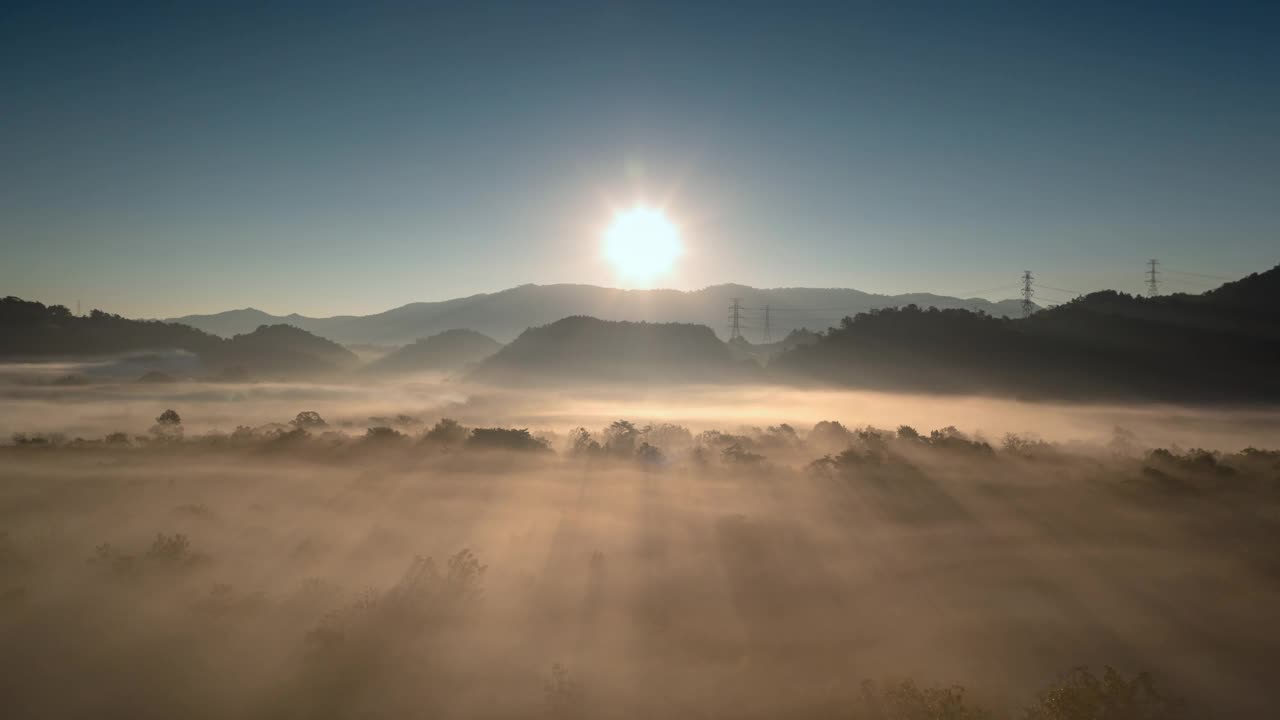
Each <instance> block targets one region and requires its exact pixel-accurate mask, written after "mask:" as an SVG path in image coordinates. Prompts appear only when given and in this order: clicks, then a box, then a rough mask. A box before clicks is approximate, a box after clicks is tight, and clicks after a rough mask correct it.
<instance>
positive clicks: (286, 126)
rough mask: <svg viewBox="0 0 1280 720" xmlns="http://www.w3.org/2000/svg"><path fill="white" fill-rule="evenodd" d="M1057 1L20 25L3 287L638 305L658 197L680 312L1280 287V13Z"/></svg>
mask: <svg viewBox="0 0 1280 720" xmlns="http://www.w3.org/2000/svg"><path fill="white" fill-rule="evenodd" d="M262 5H268V6H269V7H267V8H263V7H261V6H262ZM1049 5H1050V4H1049V3H1038V2H1009V3H999V4H986V3H971V2H944V3H936V4H916V3H910V2H905V3H898V2H894V3H876V4H871V3H865V4H863V3H856V2H827V3H803V2H763V3H755V2H746V1H738V2H728V3H712V2H696V1H693V0H690V1H687V2H677V3H671V4H667V5H664V4H660V3H653V2H646V3H641V2H616V1H613V2H611V1H608V0H605V1H603V2H584V3H569V4H560V3H555V2H551V1H550V0H543V1H540V2H533V1H529V2H516V1H515V0H513V1H511V2H500V3H486V2H477V1H471V2H459V3H450V4H433V3H404V4H378V3H354V2H353V3H344V4H334V5H328V4H326V3H322V2H307V3H297V4H293V3H284V2H276V3H254V4H252V5H249V4H243V5H242V4H237V3H232V2H167V3H157V4H155V5H154V6H150V5H148V4H146V3H141V2H138V3H104V2H96V3H86V4H73V3H60V2H42V3H39V4H34V5H31V6H29V7H20V6H17V5H15V4H14V3H6V4H4V5H3V7H2V8H0V250H2V251H3V252H2V255H0V294H6V295H18V296H20V297H25V298H30V299H38V300H42V301H45V302H59V303H63V304H67V305H69V306H72V307H74V304H75V301H76V300H77V299H83V301H84V303H85V306H86V308H87V307H90V306H92V307H101V308H103V309H106V310H110V311H114V312H120V313H124V314H126V315H140V316H171V315H179V314H184V313H187V312H205V311H217V310H223V309H229V308H234V307H245V306H250V305H252V306H255V307H259V308H262V309H265V310H268V311H272V312H281V313H284V312H293V311H296V312H301V313H304V314H312V315H327V314H337V313H367V312H375V311H380V310H384V309H387V308H390V307H393V306H396V305H399V304H403V303H406V302H411V301H416V300H437V299H445V298H448V297H454V296H459V295H466V294H472V293H476V292H486V291H493V290H498V289H502V288H505V287H509V286H512V285H517V284H521V283H527V282H534V283H552V282H582V283H593V284H602V285H613V284H617V283H618V278H617V277H616V276H615V275H614V272H613V269H612V268H611V267H610V266H609V265H608V264H607V263H605V262H604V261H603V260H602V259H601V254H602V253H601V237H602V234H603V232H604V230H605V228H606V227H607V226H608V224H609V222H610V219H611V216H612V214H613V212H614V208H615V207H626V206H629V205H631V204H633V203H635V202H637V201H641V200H644V201H647V202H649V203H651V204H657V205H663V206H665V207H666V210H667V214H668V215H669V216H670V217H671V218H672V220H673V221H674V222H675V223H676V224H677V225H678V226H679V227H680V230H681V234H682V240H683V243H684V246H685V254H684V255H683V256H682V257H681V258H680V260H679V262H678V264H677V266H676V269H675V270H674V271H673V272H672V273H671V274H670V275H669V276H664V277H663V278H661V279H660V282H659V284H660V285H663V286H669V287H677V288H682V289H694V288H698V287H703V286H706V285H710V284H716V283H722V282H740V283H746V284H751V285H756V286H765V287H771V286H824V287H830V286H840V287H855V288H859V289H862V290H867V291H875V292H907V291H934V292H939V293H944V294H959V293H971V292H972V291H975V290H986V289H988V288H994V287H997V286H1001V285H1012V284H1013V283H1014V282H1015V281H1016V279H1017V275H1018V274H1019V273H1020V272H1021V271H1022V270H1023V269H1024V268H1030V269H1032V270H1033V271H1035V272H1036V274H1037V275H1038V276H1039V277H1040V278H1042V280H1043V282H1044V283H1046V284H1047V285H1051V286H1055V287H1057V288H1062V289H1066V290H1090V289H1097V288H1101V287H1115V288H1118V289H1123V290H1129V291H1135V290H1140V289H1141V288H1142V271H1143V267H1144V265H1143V263H1144V261H1145V260H1146V259H1147V258H1148V257H1153V256H1154V257H1159V258H1160V259H1161V260H1162V262H1163V263H1164V264H1165V268H1166V269H1168V270H1169V274H1167V275H1166V276H1165V277H1166V279H1167V280H1169V281H1170V282H1169V284H1168V285H1167V287H1169V288H1170V289H1184V290H1198V289H1203V288H1204V287H1205V286H1206V285H1205V284H1206V283H1210V282H1212V280H1211V279H1209V278H1205V277H1202V276H1200V275H1194V274H1191V273H1201V274H1204V275H1221V276H1237V275H1240V274H1244V273H1247V272H1250V271H1253V270H1260V269H1265V268H1267V267H1270V266H1272V265H1274V264H1275V263H1276V262H1277V261H1280V41H1278V40H1277V38H1278V37H1280V15H1278V13H1280V11H1277V10H1275V9H1273V8H1274V6H1275V3H1271V4H1265V3H1259V4H1235V3H1204V4H1199V5H1184V4H1181V3H1177V2H1160V3H1150V4H1147V3H1111V2H1107V3H1098V4H1091V3H1053V4H1052V5H1055V6H1057V9H1056V10H1050V9H1046V8H1048V6H1049ZM1122 5H1123V6H1125V7H1123V8H1122V7H1119V6H1122ZM1179 273H1181V274H1179ZM974 294H979V295H983V296H988V297H1010V296H1012V295H1013V294H1014V293H1013V292H1012V291H1011V290H1010V291H1006V290H994V291H991V292H981V293H974ZM1042 297H1043V298H1044V299H1047V300H1050V301H1052V300H1056V299H1060V298H1059V296H1057V295H1054V294H1053V293H1052V291H1046V292H1045V294H1044V295H1043V296H1042Z"/></svg>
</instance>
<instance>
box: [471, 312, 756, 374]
mask: <svg viewBox="0 0 1280 720" xmlns="http://www.w3.org/2000/svg"><path fill="white" fill-rule="evenodd" d="M751 367H755V366H754V365H751ZM747 372H749V368H748V365H747V364H746V363H740V362H738V361H735V360H734V358H733V355H732V353H731V352H730V350H729V347H728V345H726V344H725V343H724V342H722V341H721V340H720V339H719V338H717V337H716V335H715V333H713V332H712V331H711V328H709V327H706V326H705V325H693V324H690V323H645V322H629V321H610V320H600V319H598V318H593V317H584V316H576V317H568V318H564V319H563V320H558V321H556V322H554V323H551V324H549V325H543V326H541V327H536V328H530V329H529V330H526V331H525V332H523V333H521V334H520V337H518V338H516V339H515V340H514V341H513V342H512V343H511V344H510V345H507V346H506V347H504V348H502V349H501V350H499V351H498V352H497V353H496V354H495V355H493V356H492V357H490V358H488V359H487V360H485V361H483V362H482V363H480V365H479V367H478V368H477V369H476V370H475V372H473V373H472V375H471V377H472V378H474V379H478V380H484V381H508V380H525V379H529V378H538V379H555V380H559V381H582V382H719V381H724V380H726V379H731V378H742V377H744V374H745V373H747Z"/></svg>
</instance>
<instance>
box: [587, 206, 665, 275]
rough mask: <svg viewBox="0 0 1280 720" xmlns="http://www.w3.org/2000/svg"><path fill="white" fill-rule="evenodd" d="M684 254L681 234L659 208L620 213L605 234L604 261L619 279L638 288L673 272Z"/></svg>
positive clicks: (637, 208) (643, 208) (639, 207)
mask: <svg viewBox="0 0 1280 720" xmlns="http://www.w3.org/2000/svg"><path fill="white" fill-rule="evenodd" d="M683 252H684V249H683V248H682V247H681V245H680V230H679V229H678V228H677V227H676V226H675V225H674V224H673V223H672V222H671V221H670V220H668V219H667V216H666V214H664V213H663V212H662V211H661V210H659V209H657V208H651V207H645V206H643V205H642V206H638V207H634V208H631V209H630V210H624V211H621V212H619V213H618V214H616V215H614V217H613V223H612V224H611V225H610V226H609V229H608V230H606V231H605V234H604V256H605V258H606V259H607V260H608V261H609V262H611V263H613V266H614V268H615V269H616V270H617V271H618V275H619V276H621V277H622V278H624V279H626V280H629V281H631V282H634V283H637V284H646V283H649V282H651V281H653V280H654V279H655V278H657V277H658V276H660V275H663V274H666V273H668V272H670V271H671V268H672V267H673V266H674V265H675V262H676V259H677V258H679V257H680V255H681V254H682V253H683Z"/></svg>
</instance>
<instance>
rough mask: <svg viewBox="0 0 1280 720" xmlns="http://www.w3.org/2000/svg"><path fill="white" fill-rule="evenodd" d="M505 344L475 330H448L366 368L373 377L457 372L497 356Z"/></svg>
mask: <svg viewBox="0 0 1280 720" xmlns="http://www.w3.org/2000/svg"><path fill="white" fill-rule="evenodd" d="M501 347H502V344H501V343H499V342H498V341H497V340H494V339H493V338H491V337H489V336H488V335H483V334H481V333H478V332H476V331H474V330H459V329H454V330H446V331H444V332H442V333H439V334H436V335H432V336H431V337H428V338H422V339H420V340H418V341H417V342H414V343H411V344H409V345H405V346H404V347H402V348H399V349H398V350H394V351H392V352H390V353H388V354H386V355H384V356H383V357H381V358H379V359H377V360H375V361H373V362H371V363H369V365H367V366H365V371H366V372H368V373H372V374H395V373H411V372H420V371H423V370H456V369H458V368H461V367H465V366H467V365H470V364H471V363H475V362H478V361H480V360H483V359H485V358H487V357H489V356H490V355H492V354H494V353H496V352H497V351H498V350H499V349H500V348H501Z"/></svg>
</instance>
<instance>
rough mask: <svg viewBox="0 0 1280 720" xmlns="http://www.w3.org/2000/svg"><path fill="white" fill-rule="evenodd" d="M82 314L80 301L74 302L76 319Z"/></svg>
mask: <svg viewBox="0 0 1280 720" xmlns="http://www.w3.org/2000/svg"><path fill="white" fill-rule="evenodd" d="M82 314H83V313H81V312H80V301H79V300H76V317H80V315H82Z"/></svg>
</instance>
